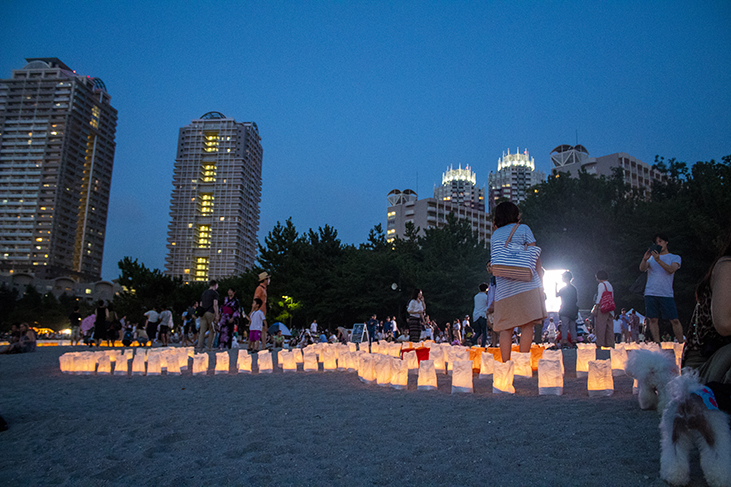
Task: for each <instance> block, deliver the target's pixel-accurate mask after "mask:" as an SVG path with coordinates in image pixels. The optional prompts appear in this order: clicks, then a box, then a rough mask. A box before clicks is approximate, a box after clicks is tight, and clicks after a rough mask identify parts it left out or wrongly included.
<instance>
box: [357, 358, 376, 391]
mask: <svg viewBox="0 0 731 487" xmlns="http://www.w3.org/2000/svg"><path fill="white" fill-rule="evenodd" d="M374 362H375V360H374V357H373V355H371V354H369V353H364V354H361V356H360V363H359V364H358V378H360V380H361V381H363V382H365V383H366V384H373V383H374V382H375V381H376V367H375V363H374Z"/></svg>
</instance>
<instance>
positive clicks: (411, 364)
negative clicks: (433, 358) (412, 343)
mask: <svg viewBox="0 0 731 487" xmlns="http://www.w3.org/2000/svg"><path fill="white" fill-rule="evenodd" d="M404 362H406V366H407V367H408V368H409V372H410V373H412V374H413V373H416V372H417V371H418V370H419V360H418V359H417V358H416V350H409V351H408V352H404Z"/></svg>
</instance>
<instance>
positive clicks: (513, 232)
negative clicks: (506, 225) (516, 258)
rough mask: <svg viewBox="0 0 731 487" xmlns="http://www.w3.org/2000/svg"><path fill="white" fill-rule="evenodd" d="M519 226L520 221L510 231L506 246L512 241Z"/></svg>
mask: <svg viewBox="0 0 731 487" xmlns="http://www.w3.org/2000/svg"><path fill="white" fill-rule="evenodd" d="M519 226H520V223H516V224H515V226H514V227H513V230H512V231H511V232H510V236H509V237H508V239H507V240H506V241H505V247H507V246H508V244H509V243H510V241H511V240H512V239H513V235H514V234H515V231H516V230H517V229H518V227H519Z"/></svg>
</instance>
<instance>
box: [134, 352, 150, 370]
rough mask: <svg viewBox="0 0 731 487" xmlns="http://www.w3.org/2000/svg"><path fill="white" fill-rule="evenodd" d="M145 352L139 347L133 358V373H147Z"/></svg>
mask: <svg viewBox="0 0 731 487" xmlns="http://www.w3.org/2000/svg"><path fill="white" fill-rule="evenodd" d="M145 374H147V371H146V370H145V354H144V353H140V351H139V349H138V350H137V353H136V354H135V356H134V358H133V359H132V375H145Z"/></svg>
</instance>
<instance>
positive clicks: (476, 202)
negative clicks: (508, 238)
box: [434, 165, 485, 211]
mask: <svg viewBox="0 0 731 487" xmlns="http://www.w3.org/2000/svg"><path fill="white" fill-rule="evenodd" d="M434 197H435V198H436V199H438V200H441V201H451V202H452V204H453V205H457V206H466V207H469V208H476V209H478V210H482V211H484V210H485V188H484V186H483V187H482V188H478V187H477V175H476V174H475V173H474V172H472V170H471V169H470V166H465V168H464V169H462V166H461V165H460V166H459V167H458V168H457V169H454V167H450V168H449V169H448V170H447V172H445V173H443V174H442V185H441V186H436V187H435V188H434Z"/></svg>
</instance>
